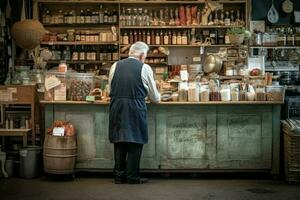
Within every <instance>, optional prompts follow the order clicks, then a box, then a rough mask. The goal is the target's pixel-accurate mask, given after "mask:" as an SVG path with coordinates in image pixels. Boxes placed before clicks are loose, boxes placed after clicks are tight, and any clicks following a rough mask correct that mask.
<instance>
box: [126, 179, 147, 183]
mask: <svg viewBox="0 0 300 200" xmlns="http://www.w3.org/2000/svg"><path fill="white" fill-rule="evenodd" d="M148 182H149V180H148V179H147V178H139V179H136V180H127V183H128V184H144V183H148Z"/></svg>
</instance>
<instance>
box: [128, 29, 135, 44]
mask: <svg viewBox="0 0 300 200" xmlns="http://www.w3.org/2000/svg"><path fill="white" fill-rule="evenodd" d="M133 39H134V38H133V33H132V31H130V32H129V44H133V43H134V40H133Z"/></svg>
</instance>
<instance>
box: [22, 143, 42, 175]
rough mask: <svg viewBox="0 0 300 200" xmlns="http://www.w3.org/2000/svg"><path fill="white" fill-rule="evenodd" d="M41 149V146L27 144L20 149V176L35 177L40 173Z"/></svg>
mask: <svg viewBox="0 0 300 200" xmlns="http://www.w3.org/2000/svg"><path fill="white" fill-rule="evenodd" d="M41 150H42V148H41V147H40V146H27V147H26V148H22V149H21V150H20V168H19V172H20V177H22V178H34V177H36V176H38V175H39V172H40V164H41Z"/></svg>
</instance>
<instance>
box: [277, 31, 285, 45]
mask: <svg viewBox="0 0 300 200" xmlns="http://www.w3.org/2000/svg"><path fill="white" fill-rule="evenodd" d="M286 40H287V39H286V34H285V32H284V29H283V28H281V29H279V30H278V37H277V45H278V46H286Z"/></svg>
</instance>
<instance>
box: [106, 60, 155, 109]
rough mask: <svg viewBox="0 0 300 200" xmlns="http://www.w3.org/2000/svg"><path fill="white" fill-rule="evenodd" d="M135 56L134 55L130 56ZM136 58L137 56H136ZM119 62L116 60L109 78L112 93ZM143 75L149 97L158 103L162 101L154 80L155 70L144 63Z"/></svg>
mask: <svg viewBox="0 0 300 200" xmlns="http://www.w3.org/2000/svg"><path fill="white" fill-rule="evenodd" d="M130 58H134V57H130ZM134 59H136V58H134ZM116 66H117V63H116V62H115V63H114V64H113V65H112V66H111V68H110V71H109V79H108V93H110V88H111V82H112V79H113V77H114V74H115V70H116ZM141 77H142V82H143V85H144V87H145V88H146V90H147V92H148V97H149V99H150V100H151V101H152V102H155V103H158V102H159V101H160V94H159V92H158V90H157V88H156V83H155V81H154V77H153V71H152V69H151V67H150V66H149V65H148V64H145V63H144V65H143V67H142V71H141Z"/></svg>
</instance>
